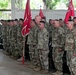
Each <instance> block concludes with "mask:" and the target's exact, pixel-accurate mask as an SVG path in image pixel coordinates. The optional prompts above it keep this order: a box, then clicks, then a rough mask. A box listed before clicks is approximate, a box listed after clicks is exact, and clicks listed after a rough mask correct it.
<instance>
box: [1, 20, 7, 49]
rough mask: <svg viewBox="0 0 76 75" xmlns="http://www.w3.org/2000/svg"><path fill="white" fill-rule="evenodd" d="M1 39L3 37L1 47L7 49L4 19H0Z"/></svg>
mask: <svg viewBox="0 0 76 75" xmlns="http://www.w3.org/2000/svg"><path fill="white" fill-rule="evenodd" d="M2 39H3V48H4V50H5V51H7V25H6V21H5V20H3V21H2Z"/></svg>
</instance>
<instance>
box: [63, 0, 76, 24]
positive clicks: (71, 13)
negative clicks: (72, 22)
mask: <svg viewBox="0 0 76 75" xmlns="http://www.w3.org/2000/svg"><path fill="white" fill-rule="evenodd" d="M74 15H75V14H74V6H73V3H72V0H70V2H69V5H68V10H67V13H66V16H65V19H64V22H65V23H67V22H68V20H69V18H70V17H74Z"/></svg>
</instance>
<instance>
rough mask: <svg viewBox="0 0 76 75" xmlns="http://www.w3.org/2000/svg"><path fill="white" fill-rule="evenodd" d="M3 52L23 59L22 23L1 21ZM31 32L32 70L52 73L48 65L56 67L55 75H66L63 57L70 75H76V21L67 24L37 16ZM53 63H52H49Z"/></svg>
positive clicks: (75, 19) (28, 41)
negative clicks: (64, 74) (64, 56)
mask: <svg viewBox="0 0 76 75" xmlns="http://www.w3.org/2000/svg"><path fill="white" fill-rule="evenodd" d="M1 23H2V25H1V27H2V28H1V31H2V36H1V38H2V39H3V48H4V50H5V51H6V52H7V53H8V54H9V55H11V57H12V56H13V57H15V58H16V59H18V58H20V57H21V56H22V50H23V37H22V35H21V30H22V24H23V19H19V21H18V20H17V19H15V20H8V21H5V20H1ZM30 25H31V29H30V32H29V34H28V38H27V45H29V56H30V62H31V65H30V67H31V68H32V69H34V70H35V71H40V72H41V73H48V72H49V65H50V66H51V67H52V65H54V66H55V72H54V73H52V74H53V75H63V55H64V52H66V61H67V66H68V68H69V71H70V74H71V75H76V17H74V18H73V20H69V21H68V23H67V24H65V23H64V21H63V20H62V19H59V20H58V19H55V20H52V19H50V20H49V23H47V22H46V18H45V17H43V18H41V17H40V16H39V15H36V16H35V18H34V19H32V20H31V23H30ZM52 61H53V62H54V63H50V62H52Z"/></svg>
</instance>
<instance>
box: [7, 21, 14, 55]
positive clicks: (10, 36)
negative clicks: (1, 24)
mask: <svg viewBox="0 0 76 75" xmlns="http://www.w3.org/2000/svg"><path fill="white" fill-rule="evenodd" d="M8 25H9V36H8V39H9V52H8V53H9V55H12V49H13V47H12V31H13V30H12V29H13V21H12V20H11V21H10V22H9V24H8Z"/></svg>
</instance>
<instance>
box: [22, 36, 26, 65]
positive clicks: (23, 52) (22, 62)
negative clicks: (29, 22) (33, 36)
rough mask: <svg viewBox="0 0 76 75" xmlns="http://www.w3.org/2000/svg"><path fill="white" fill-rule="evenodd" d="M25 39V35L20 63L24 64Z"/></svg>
mask: <svg viewBox="0 0 76 75" xmlns="http://www.w3.org/2000/svg"><path fill="white" fill-rule="evenodd" d="M25 40H26V36H25V37H23V53H22V64H23V65H24V62H25V61H24V59H25Z"/></svg>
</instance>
